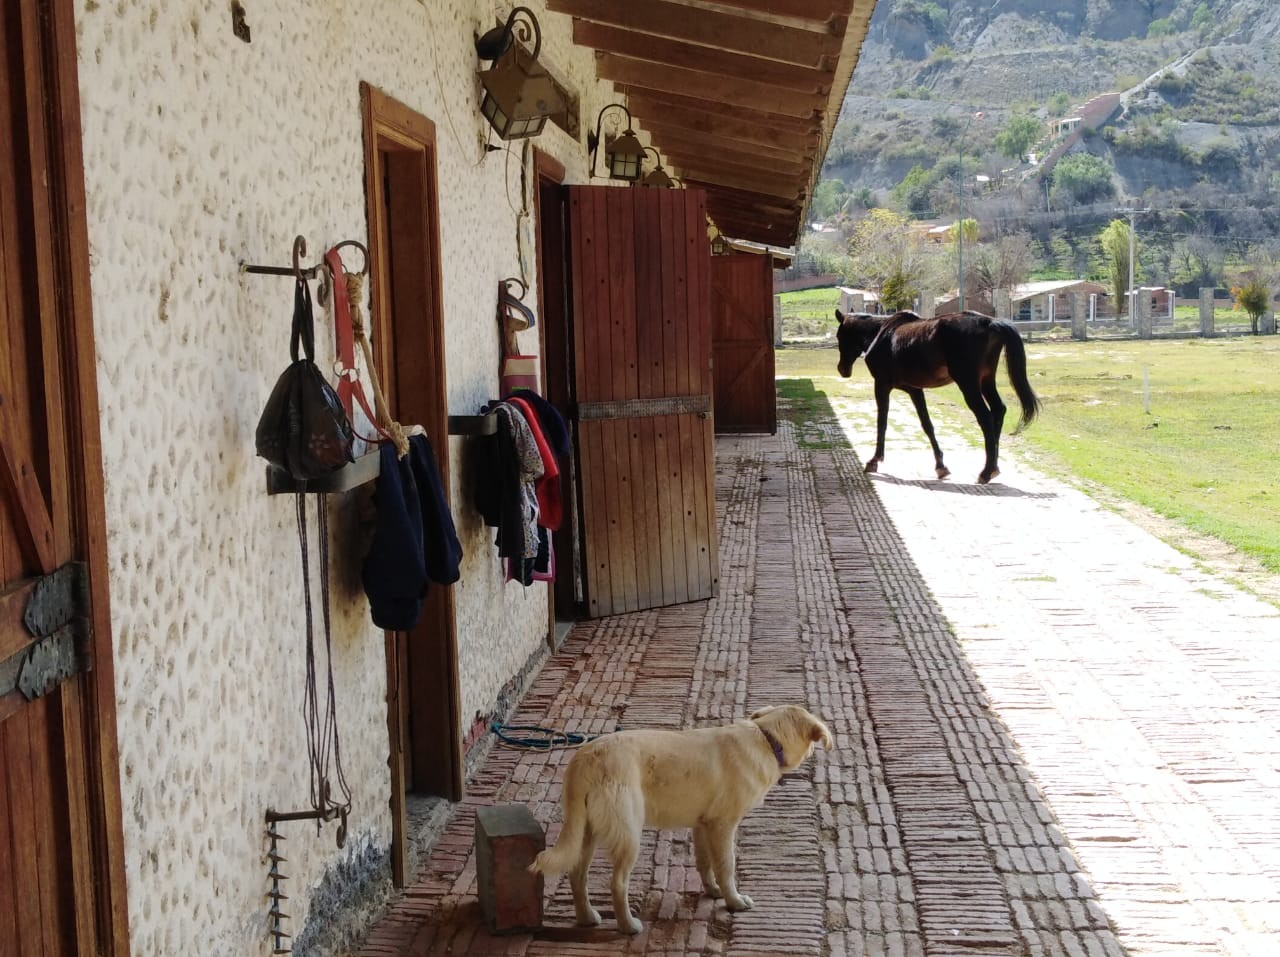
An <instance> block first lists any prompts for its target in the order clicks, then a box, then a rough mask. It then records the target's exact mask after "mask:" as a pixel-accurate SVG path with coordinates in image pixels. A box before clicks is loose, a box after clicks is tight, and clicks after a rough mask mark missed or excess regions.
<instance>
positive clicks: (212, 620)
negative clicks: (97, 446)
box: [77, 0, 613, 955]
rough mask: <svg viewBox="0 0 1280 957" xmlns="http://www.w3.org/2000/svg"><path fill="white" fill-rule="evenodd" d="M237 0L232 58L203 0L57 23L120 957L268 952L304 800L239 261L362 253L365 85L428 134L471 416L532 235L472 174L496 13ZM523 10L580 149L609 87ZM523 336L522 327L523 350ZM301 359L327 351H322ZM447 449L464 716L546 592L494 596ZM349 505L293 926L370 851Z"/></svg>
mask: <svg viewBox="0 0 1280 957" xmlns="http://www.w3.org/2000/svg"><path fill="white" fill-rule="evenodd" d="M244 5H245V7H246V11H247V21H248V23H249V26H250V28H251V30H252V42H251V43H248V44H246V43H243V42H241V41H240V40H239V39H237V38H236V37H235V36H234V35H233V33H232V25H231V15H230V10H229V5H228V4H226V3H222V2H205V0H110V2H106V0H78V6H77V16H78V24H77V25H78V34H79V65H80V78H81V96H82V106H83V131H84V148H85V180H86V187H87V194H88V221H89V238H90V249H91V269H92V289H93V308H94V318H95V331H96V340H97V350H98V374H99V388H100V402H101V407H102V438H103V446H104V467H105V486H106V499H107V520H108V531H109V543H108V551H109V556H110V567H111V603H112V622H113V631H114V639H115V655H116V675H117V700H118V709H119V713H118V723H119V736H120V757H121V779H122V780H121V784H122V790H123V805H124V828H125V844H126V853H127V875H128V884H129V920H130V924H131V929H132V946H133V951H134V953H136V954H178V953H202V954H234V955H246V954H257V953H266V952H267V949H268V938H267V936H266V930H267V921H266V914H265V912H266V904H265V897H264V895H265V893H266V891H267V886H268V885H267V880H266V870H267V868H266V860H265V857H264V854H265V850H266V845H265V841H264V837H263V814H264V811H265V810H266V809H267V808H268V807H275V808H277V809H300V808H305V807H306V806H307V799H308V778H307V760H306V749H305V739H304V729H303V724H302V720H301V716H300V715H301V693H302V684H303V676H304V671H303V665H304V659H303V614H302V587H301V578H300V570H299V556H298V543H297V535H296V530H295V517H294V514H293V505H294V503H293V499H292V497H291V496H280V497H274V498H272V497H268V496H267V495H266V494H265V490H264V481H263V463H262V461H261V460H259V459H257V458H255V456H254V449H253V433H254V427H255V425H256V423H257V418H258V415H259V413H260V411H261V408H262V405H263V402H264V401H265V399H266V396H267V394H268V392H269V391H270V388H271V386H272V384H273V382H274V381H275V378H276V376H277V375H278V374H279V373H280V371H281V370H282V369H283V368H284V366H285V364H286V362H287V348H288V332H289V318H290V314H291V307H292V283H291V281H290V280H289V279H287V278H278V277H267V276H252V275H241V274H240V273H239V270H238V264H239V263H240V262H241V261H247V262H256V263H267V264H277V265H284V264H287V262H288V260H289V253H290V246H291V242H292V239H293V237H294V235H295V234H302V235H304V236H305V237H306V238H307V241H308V244H309V250H308V252H309V253H310V256H309V259H310V260H311V261H313V262H314V261H315V259H316V258H317V257H318V255H319V254H320V252H321V251H322V250H323V249H325V248H327V247H328V246H330V245H332V244H334V243H336V242H337V241H339V240H342V239H348V238H354V239H359V240H361V241H366V239H367V236H366V221H365V211H364V186H363V164H364V159H363V148H362V128H361V114H360V97H359V84H360V81H362V80H364V81H367V82H369V83H371V84H372V85H374V86H376V87H378V88H380V89H382V90H383V91H385V92H386V93H388V94H389V95H391V96H392V97H395V98H396V99H399V100H400V101H402V102H403V103H405V104H406V105H407V106H409V107H410V108H412V109H414V110H416V111H418V112H420V113H422V114H424V115H425V116H427V117H428V118H429V119H430V120H432V121H433V122H434V123H435V124H436V133H437V145H438V155H439V168H438V174H439V183H440V195H439V199H440V214H441V224H440V232H441V239H442V249H441V262H442V271H443V282H444V288H443V293H442V294H443V302H444V312H445V322H446V337H447V348H446V358H447V375H448V390H447V391H448V401H449V411H450V412H452V413H455V414H456V413H471V412H475V411H477V408H478V406H479V405H480V404H481V403H482V402H483V401H484V400H486V399H487V398H489V397H490V396H491V395H492V394H493V392H494V390H495V388H496V364H497V356H498V342H497V331H496V323H495V321H494V308H495V298H496V294H497V284H498V280H499V279H500V278H502V277H505V276H511V275H520V273H521V258H522V257H521V252H523V259H524V268H525V271H526V274H527V275H528V278H529V279H530V281H532V280H533V279H534V276H533V275H532V273H533V270H534V253H533V249H532V247H531V246H530V245H528V244H529V243H530V242H531V241H532V237H533V235H534V233H533V230H532V228H531V226H530V225H529V224H527V223H526V224H525V228H524V237H525V239H524V240H523V241H522V242H518V240H517V231H518V223H519V222H520V217H519V216H518V211H519V210H520V207H521V195H520V193H521V164H522V160H523V158H524V157H523V156H522V153H523V151H522V149H521V147H520V145H519V144H516V145H515V146H514V148H513V150H512V151H511V152H510V153H507V152H495V153H490V154H488V155H487V156H486V155H485V154H484V153H483V151H482V148H481V144H482V139H483V127H482V120H481V119H480V117H479V114H478V110H477V97H476V89H477V84H476V81H475V72H476V70H477V69H478V67H479V66H480V64H479V63H478V62H477V60H476V57H475V53H474V48H473V38H474V35H475V33H476V32H478V31H481V30H483V29H487V28H488V27H489V26H492V25H493V23H494V22H495V18H496V17H497V16H498V15H502V16H505V14H506V13H507V12H508V11H509V9H510V7H509V6H506V5H503V6H499V5H497V4H493V3H490V2H480V0H426V2H425V3H424V2H421V0H377V2H376V3H372V4H371V3H367V2H357V0H341V2H333V0H310V2H308V0H245V4H244ZM532 5H533V7H534V9H535V10H536V12H537V13H538V15H539V19H540V21H541V24H542V28H543V56H544V57H546V58H549V59H550V60H551V61H553V62H554V63H555V65H556V67H557V68H558V69H559V70H560V71H561V72H562V73H563V74H564V75H565V76H566V77H567V79H568V80H569V82H570V84H571V85H572V86H573V87H574V88H575V89H576V90H577V92H578V93H579V95H580V97H581V109H582V113H581V121H582V124H583V128H584V130H585V129H586V127H587V126H588V125H589V124H591V123H592V122H593V121H594V119H595V116H596V111H597V110H598V109H599V108H600V106H602V105H603V104H604V103H606V102H609V101H610V100H611V99H612V98H613V97H612V95H611V92H612V91H611V87H610V86H609V85H607V84H599V83H598V82H597V81H596V80H595V78H594V67H593V60H592V57H591V54H590V52H589V51H584V50H582V49H580V48H577V47H574V46H573V44H572V42H571V34H570V29H571V28H570V24H569V21H568V19H567V18H566V17H562V16H557V15H553V14H548V13H546V12H545V11H544V9H543V6H542V4H541V3H540V2H535V3H534V4H532ZM583 139H585V136H583ZM537 145H538V146H539V147H540V148H541V149H543V150H545V151H547V152H548V153H550V154H551V155H552V156H554V157H556V158H557V159H558V160H559V161H560V162H562V163H563V164H564V165H565V167H566V169H567V171H568V174H567V179H568V181H569V182H584V181H585V180H586V162H587V160H586V155H585V149H584V147H583V146H582V144H581V142H579V141H575V140H573V139H571V138H570V137H569V136H567V135H566V134H565V133H564V132H563V131H561V130H560V129H558V128H555V127H553V126H551V125H550V124H548V126H547V128H546V131H545V132H544V134H543V135H542V136H540V137H539V138H538V140H537ZM317 325H318V329H323V328H324V323H323V319H322V317H321V315H320V314H319V313H318V314H317ZM536 342H537V340H536V333H535V332H527V333H524V334H523V336H522V342H521V345H522V347H524V350H525V351H530V352H532V351H536ZM318 349H319V351H320V354H321V356H324V355H331V354H332V353H331V349H332V346H331V339H330V337H329V333H328V332H322V333H321V334H320V337H319V342H318ZM320 364H321V366H322V367H326V366H327V362H326V361H324V360H323V359H322V360H321V363H320ZM451 452H452V459H453V463H454V467H453V471H452V483H453V503H452V504H453V513H454V517H455V521H456V522H457V525H458V530H459V535H460V537H461V539H462V544H463V547H464V550H465V558H464V561H463V565H462V570H461V571H462V578H461V581H460V582H459V583H458V584H457V585H456V586H454V587H455V589H456V604H457V621H458V638H459V645H460V648H459V655H460V670H461V692H462V713H463V720H464V723H468V722H469V721H470V719H471V718H472V717H473V716H474V715H475V714H477V713H487V712H488V710H489V709H490V708H492V706H493V703H494V700H495V696H496V695H497V694H498V692H499V690H500V689H501V688H502V686H503V684H504V683H505V682H506V681H507V680H508V679H510V678H511V677H512V676H513V675H514V674H516V673H517V672H518V671H519V669H520V668H521V666H522V665H523V664H524V663H525V662H526V661H527V660H528V659H529V656H530V655H531V654H533V653H534V652H535V650H536V649H537V647H538V643H539V642H540V641H542V640H543V636H544V633H545V630H546V614H547V612H546V597H545V594H546V592H545V586H542V585H537V586H535V587H533V588H531V589H528V590H525V589H523V588H521V587H520V586H519V585H518V584H515V583H511V584H504V583H503V581H502V575H501V570H500V567H499V563H498V561H497V558H496V550H495V549H494V547H493V545H492V537H493V535H492V531H493V530H492V529H488V528H485V527H483V526H482V525H481V524H480V523H479V521H478V518H477V516H476V514H475V511H474V509H473V508H472V507H471V505H470V496H469V490H468V489H467V488H466V487H464V485H463V483H462V478H463V469H462V468H461V467H460V466H461V462H462V459H463V456H464V454H465V449H464V445H463V441H462V440H459V439H454V440H452V442H451ZM353 511H354V510H353V508H352V507H351V502H350V501H349V500H338V501H336V502H335V503H334V506H333V509H332V512H331V515H332V520H331V530H332V535H331V541H332V549H333V556H332V558H333V561H332V566H333V573H332V576H331V584H332V597H333V612H334V620H333V645H334V661H335V668H334V673H335V678H336V686H337V706H338V721H339V728H340V731H341V735H342V753H343V757H344V760H345V765H346V774H347V778H348V780H349V781H350V782H351V783H352V785H353V790H354V808H353V812H352V817H351V822H350V829H351V834H350V837H349V839H348V842H347V846H346V849H345V850H344V851H338V850H337V849H336V847H335V844H334V830H335V828H334V825H332V824H330V825H327V826H326V827H325V828H324V829H323V830H322V832H321V833H320V834H319V835H318V836H317V834H316V830H315V827H314V826H312V825H308V824H286V825H283V826H282V827H283V828H284V830H285V833H286V835H287V839H288V840H287V845H286V849H285V856H287V857H288V858H289V864H288V867H287V872H288V873H289V874H290V876H291V880H290V881H289V884H288V886H287V888H286V891H287V893H289V895H290V897H291V900H290V902H289V908H288V909H289V911H290V912H291V913H292V914H293V915H294V921H293V926H292V927H291V928H290V929H291V930H292V931H293V932H294V933H297V932H298V930H299V929H301V926H302V923H303V920H304V918H305V916H306V915H307V914H308V911H309V906H310V898H311V894H312V892H313V890H314V889H315V887H316V886H317V885H318V883H319V882H320V881H321V880H322V879H323V878H324V876H325V874H326V872H327V871H328V870H329V869H331V868H332V867H333V866H334V865H335V864H336V863H337V862H338V861H339V860H340V859H342V858H343V857H344V856H347V855H355V854H358V853H360V852H361V851H362V850H367V849H368V848H369V847H370V846H373V847H374V848H378V849H385V847H386V846H387V845H388V844H389V841H390V818H389V813H388V810H387V797H388V791H389V776H388V771H387V732H386V716H385V707H386V705H385V666H384V652H383V639H382V634H381V632H380V631H378V630H377V629H376V628H375V627H374V626H373V625H372V623H371V622H370V620H369V617H368V607H367V604H366V602H365V599H364V596H363V593H362V592H361V590H360V585H359V559H360V555H359V552H358V549H359V544H358V535H357V529H356V523H355V520H354V517H353V514H352V513H353ZM312 516H313V519H312V520H313V521H314V507H313V511H312ZM312 555H313V561H314V556H315V543H314V540H313V543H312ZM321 655H322V657H321V663H323V653H321ZM460 731H461V729H455V733H460Z"/></svg>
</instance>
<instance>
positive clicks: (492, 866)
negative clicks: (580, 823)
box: [475, 804, 547, 934]
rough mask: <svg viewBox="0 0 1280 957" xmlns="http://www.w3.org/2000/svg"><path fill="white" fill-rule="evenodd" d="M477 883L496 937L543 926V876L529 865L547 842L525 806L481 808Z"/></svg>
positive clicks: (481, 903) (483, 910) (478, 821)
mask: <svg viewBox="0 0 1280 957" xmlns="http://www.w3.org/2000/svg"><path fill="white" fill-rule="evenodd" d="M475 842H476V880H477V883H478V885H479V891H478V893H479V897H480V912H481V913H482V914H483V915H484V922H485V924H486V925H488V928H489V932H490V933H492V934H513V933H519V932H521V931H531V930H537V929H538V928H539V927H541V926H542V885H543V881H542V875H541V874H530V873H529V870H528V868H529V865H530V864H532V863H533V859H534V858H535V857H536V856H537V855H538V852H539V851H541V850H542V849H543V848H545V847H546V846H547V837H546V834H545V833H544V832H543V830H542V827H541V825H539V824H538V822H537V821H536V820H534V817H533V814H532V813H531V812H530V811H529V809H528V808H527V807H526V806H525V805H523V804H498V805H495V806H493V807H480V808H476V831H475Z"/></svg>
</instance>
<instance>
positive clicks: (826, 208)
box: [809, 179, 849, 223]
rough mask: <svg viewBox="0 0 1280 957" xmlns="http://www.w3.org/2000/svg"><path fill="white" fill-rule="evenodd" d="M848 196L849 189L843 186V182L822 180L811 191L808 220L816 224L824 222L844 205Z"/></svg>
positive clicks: (839, 180) (840, 180)
mask: <svg viewBox="0 0 1280 957" xmlns="http://www.w3.org/2000/svg"><path fill="white" fill-rule="evenodd" d="M848 194H849V187H847V186H846V185H845V183H844V180H842V179H824V180H822V181H821V182H819V183H818V185H817V187H816V188H815V189H814V191H813V201H812V203H811V204H810V206H809V218H810V219H811V220H812V221H814V222H818V223H824V222H826V221H827V220H829V219H830V218H831V217H832V216H834V215H835V214H836V213H837V212H838V211H839V210H840V207H842V206H843V205H844V201H845V198H846V197H847V196H848Z"/></svg>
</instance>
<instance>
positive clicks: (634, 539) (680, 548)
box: [569, 186, 718, 617]
mask: <svg viewBox="0 0 1280 957" xmlns="http://www.w3.org/2000/svg"><path fill="white" fill-rule="evenodd" d="M569 223H570V244H571V250H572V251H571V257H570V258H571V271H572V274H573V278H572V299H573V335H574V385H575V393H576V395H575V398H576V408H575V416H574V417H575V420H576V432H577V440H578V462H579V469H578V474H579V476H580V477H581V481H580V483H579V487H578V490H577V491H578V494H579V513H580V514H581V515H582V525H583V585H584V590H585V593H586V603H585V604H586V610H587V614H588V615H589V616H591V617H599V616H603V615H613V614H618V613H620V612H626V611H635V610H638V609H641V608H652V607H655V606H659V605H669V604H674V603H677V602H685V601H693V600H696V599H700V598H709V597H711V596H712V595H714V594H715V592H716V586H717V583H718V577H717V570H718V565H717V561H718V558H717V548H716V523H715V480H714V472H715V463H714V447H713V444H712V443H713V435H712V419H711V317H710V309H709V296H708V293H709V282H710V279H709V268H708V267H709V261H710V249H709V247H708V243H707V227H706V197H705V194H704V193H703V192H702V191H701V190H675V189H670V190H668V189H639V188H636V189H617V188H611V187H603V186H595V187H592V186H575V187H571V188H570V189H569Z"/></svg>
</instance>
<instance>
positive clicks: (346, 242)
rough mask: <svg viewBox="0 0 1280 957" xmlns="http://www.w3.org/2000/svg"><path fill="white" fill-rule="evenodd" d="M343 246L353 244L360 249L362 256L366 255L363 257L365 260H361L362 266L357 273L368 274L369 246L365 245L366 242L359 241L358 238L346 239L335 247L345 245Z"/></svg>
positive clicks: (340, 247)
mask: <svg viewBox="0 0 1280 957" xmlns="http://www.w3.org/2000/svg"><path fill="white" fill-rule="evenodd" d="M343 246H353V247H355V248H356V249H358V250H360V255H361V256H362V257H364V258H363V260H362V262H361V264H360V268H359V269H357V270H356V273H358V274H359V275H361V276H364V275H368V272H369V250H368V248H367V247H366V246H365V244H364V243H362V242H359V241H357V240H354V239H344V240H343V241H342V242H340V243H338V244H337V245H336V246H334V247H333V248H334V249H342V247H343Z"/></svg>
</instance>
